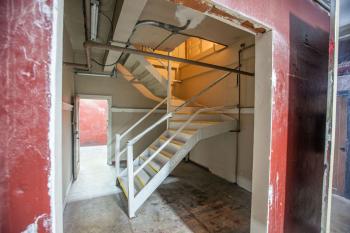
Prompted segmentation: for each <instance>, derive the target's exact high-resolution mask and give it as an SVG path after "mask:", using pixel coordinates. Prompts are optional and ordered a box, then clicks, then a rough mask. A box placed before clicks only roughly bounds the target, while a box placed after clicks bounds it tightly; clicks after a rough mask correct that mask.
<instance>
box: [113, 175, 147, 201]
mask: <svg viewBox="0 0 350 233" xmlns="http://www.w3.org/2000/svg"><path fill="white" fill-rule="evenodd" d="M117 179H118V182H119V185H120V187H121V188H122V191H123V193H124V195H125V196H126V197H127V198H128V192H129V190H128V188H129V186H128V177H127V176H120V177H118V178H117ZM134 182H135V185H134V187H135V191H134V192H135V194H136V193H138V192H139V191H140V190H141V189H142V188H143V186H144V185H143V184H142V183H141V182H140V180H139V179H135V180H134Z"/></svg>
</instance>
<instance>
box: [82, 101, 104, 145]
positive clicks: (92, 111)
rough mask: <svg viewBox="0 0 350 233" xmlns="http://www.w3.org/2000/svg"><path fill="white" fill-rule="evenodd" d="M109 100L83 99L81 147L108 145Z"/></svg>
mask: <svg viewBox="0 0 350 233" xmlns="http://www.w3.org/2000/svg"><path fill="white" fill-rule="evenodd" d="M107 114H108V102H107V100H93V99H81V100H80V106H79V133H80V135H79V136H80V146H93V145H106V144H107V126H108V125H107Z"/></svg>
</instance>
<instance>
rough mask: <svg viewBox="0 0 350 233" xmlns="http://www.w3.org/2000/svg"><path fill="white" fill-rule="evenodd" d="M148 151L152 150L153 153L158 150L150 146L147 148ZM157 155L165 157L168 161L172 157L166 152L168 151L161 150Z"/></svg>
mask: <svg viewBox="0 0 350 233" xmlns="http://www.w3.org/2000/svg"><path fill="white" fill-rule="evenodd" d="M149 149H150V150H152V151H153V152H155V151H156V150H158V148H157V147H156V146H153V145H152V146H150V147H149ZM159 154H161V155H163V157H165V158H166V159H170V158H171V157H173V154H172V153H170V152H168V151H165V150H161V151H160V152H159Z"/></svg>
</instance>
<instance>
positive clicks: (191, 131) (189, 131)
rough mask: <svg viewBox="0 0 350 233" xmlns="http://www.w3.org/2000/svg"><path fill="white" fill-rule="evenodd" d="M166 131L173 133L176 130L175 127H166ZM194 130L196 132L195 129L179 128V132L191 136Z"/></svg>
mask: <svg viewBox="0 0 350 233" xmlns="http://www.w3.org/2000/svg"><path fill="white" fill-rule="evenodd" d="M168 131H170V132H171V133H175V132H176V131H177V129H168ZM196 132H197V129H183V130H181V132H180V133H181V134H187V135H188V136H192V135H193V134H195V133H196Z"/></svg>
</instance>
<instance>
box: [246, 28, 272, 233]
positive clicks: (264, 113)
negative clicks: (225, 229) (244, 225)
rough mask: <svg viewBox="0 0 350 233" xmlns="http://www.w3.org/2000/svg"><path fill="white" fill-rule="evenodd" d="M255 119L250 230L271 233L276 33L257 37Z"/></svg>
mask: <svg viewBox="0 0 350 233" xmlns="http://www.w3.org/2000/svg"><path fill="white" fill-rule="evenodd" d="M255 48H256V58H255V60H256V63H255V70H256V75H255V77H256V78H255V90H256V92H255V95H256V96H255V97H256V98H255V116H256V117H255V118H254V126H255V129H254V147H253V185H252V187H253V188H252V189H253V192H252V209H251V225H250V232H261V233H264V232H267V225H266V224H267V216H268V189H269V163H270V160H269V155H270V152H271V151H270V147H271V104H272V103H271V100H272V88H273V87H272V79H273V76H272V32H271V31H270V32H267V33H265V34H262V35H260V36H259V37H257V38H256V40H255Z"/></svg>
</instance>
